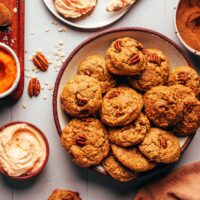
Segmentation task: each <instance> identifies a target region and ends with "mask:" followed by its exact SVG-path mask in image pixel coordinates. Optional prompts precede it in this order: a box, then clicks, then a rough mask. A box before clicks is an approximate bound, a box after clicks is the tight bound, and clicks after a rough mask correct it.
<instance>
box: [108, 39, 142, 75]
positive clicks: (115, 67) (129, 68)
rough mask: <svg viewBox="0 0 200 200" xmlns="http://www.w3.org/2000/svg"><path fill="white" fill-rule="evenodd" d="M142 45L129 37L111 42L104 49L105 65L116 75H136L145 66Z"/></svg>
mask: <svg viewBox="0 0 200 200" xmlns="http://www.w3.org/2000/svg"><path fill="white" fill-rule="evenodd" d="M142 49H143V45H142V44H141V43H140V42H138V41H136V40H134V39H133V38H130V37H123V38H119V39H117V40H115V41H114V42H112V44H111V46H110V47H109V48H108V50H107V51H106V67H107V69H108V71H109V72H110V73H112V74H116V75H137V74H140V73H141V72H142V71H143V70H144V69H145V67H146V57H145V55H144V54H143V53H142Z"/></svg>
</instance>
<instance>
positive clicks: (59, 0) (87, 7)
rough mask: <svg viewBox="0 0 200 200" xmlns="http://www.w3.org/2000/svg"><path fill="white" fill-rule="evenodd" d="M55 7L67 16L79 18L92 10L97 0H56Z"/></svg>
mask: <svg viewBox="0 0 200 200" xmlns="http://www.w3.org/2000/svg"><path fill="white" fill-rule="evenodd" d="M54 3H55V7H56V9H57V10H58V12H59V13H60V14H62V15H63V16H64V17H66V18H78V17H81V16H83V15H85V14H87V13H88V12H89V11H91V10H92V9H93V8H94V7H95V6H96V3H97V0H55V2H54Z"/></svg>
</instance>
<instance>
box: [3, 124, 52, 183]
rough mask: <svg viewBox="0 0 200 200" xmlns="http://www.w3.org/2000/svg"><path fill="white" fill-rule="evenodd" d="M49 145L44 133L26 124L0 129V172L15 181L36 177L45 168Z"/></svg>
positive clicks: (11, 125)
mask: <svg viewBox="0 0 200 200" xmlns="http://www.w3.org/2000/svg"><path fill="white" fill-rule="evenodd" d="M48 158H49V144H48V141H47V138H46V136H45V135H44V133H43V132H42V131H41V130H40V129H38V128H37V127H36V126H34V125H32V124H30V123H27V122H12V123H9V124H6V125H4V126H3V127H1V128H0V172H1V173H2V174H4V175H6V176H8V177H10V178H13V179H16V180H26V179H30V178H33V177H35V176H37V175H38V174H39V173H40V172H41V171H42V170H43V169H44V167H45V166H46V164H47V161H48Z"/></svg>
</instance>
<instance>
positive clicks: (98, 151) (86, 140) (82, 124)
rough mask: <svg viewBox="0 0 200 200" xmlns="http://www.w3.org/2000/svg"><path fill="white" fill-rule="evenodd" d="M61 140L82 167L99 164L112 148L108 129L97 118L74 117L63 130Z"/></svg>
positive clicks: (75, 161)
mask: <svg viewBox="0 0 200 200" xmlns="http://www.w3.org/2000/svg"><path fill="white" fill-rule="evenodd" d="M61 142H62V145H63V147H64V148H65V149H66V150H67V151H68V152H69V153H70V154H71V156H72V158H73V161H74V163H76V164H77V165H79V166H81V167H90V166H94V165H98V164H99V163H101V161H102V160H103V159H104V158H105V157H106V156H107V155H108V153H109V150H110V145H109V140H108V133H107V130H106V129H105V127H104V125H103V124H102V123H101V121H99V120H98V119H95V118H81V119H72V120H71V121H70V122H69V124H68V125H67V126H66V127H65V128H64V130H63V133H62V136H61Z"/></svg>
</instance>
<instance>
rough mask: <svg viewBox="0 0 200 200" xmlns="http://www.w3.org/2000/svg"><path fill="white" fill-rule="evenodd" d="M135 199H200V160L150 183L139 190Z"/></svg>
mask: <svg viewBox="0 0 200 200" xmlns="http://www.w3.org/2000/svg"><path fill="white" fill-rule="evenodd" d="M134 200H200V162H197V163H192V164H189V165H186V166H184V167H181V168H179V169H177V170H175V171H174V172H172V173H170V174H169V175H167V176H166V177H164V178H163V179H161V180H159V181H156V182H154V183H150V184H149V185H147V186H145V187H144V188H142V189H140V190H139V191H138V193H137V194H136V196H135V197H134Z"/></svg>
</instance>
